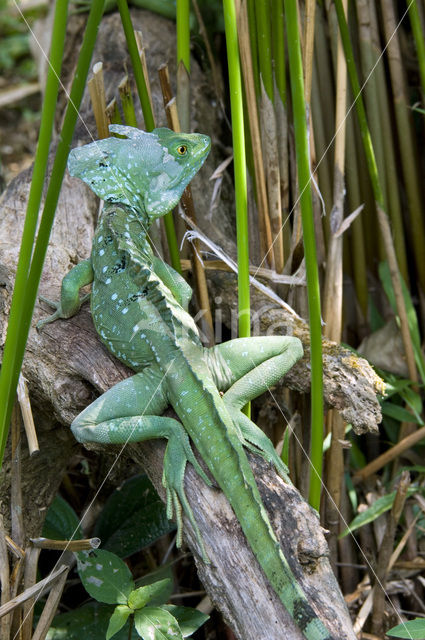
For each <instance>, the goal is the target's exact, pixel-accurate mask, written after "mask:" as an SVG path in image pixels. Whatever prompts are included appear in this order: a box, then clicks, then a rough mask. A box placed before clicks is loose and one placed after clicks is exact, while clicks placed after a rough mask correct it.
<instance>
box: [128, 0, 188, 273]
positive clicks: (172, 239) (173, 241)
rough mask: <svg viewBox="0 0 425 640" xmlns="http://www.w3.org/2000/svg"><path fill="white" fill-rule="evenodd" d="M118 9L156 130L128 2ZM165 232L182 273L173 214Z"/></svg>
mask: <svg viewBox="0 0 425 640" xmlns="http://www.w3.org/2000/svg"><path fill="white" fill-rule="evenodd" d="M117 5H118V9H119V12H120V16H121V22H122V26H123V29H124V33H125V37H126V40H127V47H128V52H129V54H130V58H131V64H132V66H133V73H134V79H135V81H136V86H137V92H138V94H139V98H140V104H141V105H142V111H143V118H144V120H145V127H146V130H147V131H152V129H154V128H155V120H154V115H153V113H152V107H151V103H150V99H149V91H148V88H147V85H146V80H145V76H144V74H143V67H142V63H141V61H140V56H139V51H138V48H137V42H136V37H135V35H134V29H133V25H132V23H131V17H130V12H129V10H128V5H127V0H117ZM164 226H165V232H166V234H167V241H168V247H169V250H170V257H171V264H172V265H173V268H174V269H175V270H176V271H178V272H179V273H181V265H180V255H179V248H178V245H177V237H176V232H175V229H174V221H173V217H172V214H171V212H170V213H167V215H166V216H164Z"/></svg>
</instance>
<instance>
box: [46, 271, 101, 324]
mask: <svg viewBox="0 0 425 640" xmlns="http://www.w3.org/2000/svg"><path fill="white" fill-rule="evenodd" d="M91 282H93V268H92V264H91V261H90V260H83V261H82V262H79V263H78V264H77V265H75V267H73V268H72V269H71V271H69V272H68V273H67V274H66V276H65V277H64V279H63V280H62V287H61V299H60V301H59V302H53V301H52V300H48V299H47V298H44V297H43V296H40V300H42V301H43V302H47V304H49V305H50V306H51V307H53V308H54V309H56V310H55V312H54V313H53V314H52V315H51V316H48V317H47V318H44V319H43V320H40V321H39V322H38V323H37V329H41V327H42V326H43V325H45V324H48V323H49V322H54V321H55V320H57V319H58V318H71V317H72V316H74V315H75V314H76V313H78V311H79V310H80V307H81V305H82V304H83V303H84V302H85V301H86V300H88V298H89V297H90V294H89V293H88V294H87V295H85V296H83V297H82V298H80V289H81V288H82V287H85V286H86V285H87V284H90V283H91Z"/></svg>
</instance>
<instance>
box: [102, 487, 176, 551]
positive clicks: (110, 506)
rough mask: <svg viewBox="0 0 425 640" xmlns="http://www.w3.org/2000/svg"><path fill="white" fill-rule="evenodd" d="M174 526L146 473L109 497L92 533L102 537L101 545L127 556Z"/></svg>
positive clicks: (171, 529)
mask: <svg viewBox="0 0 425 640" xmlns="http://www.w3.org/2000/svg"><path fill="white" fill-rule="evenodd" d="M174 529H175V525H174V524H173V523H172V522H170V521H169V520H168V519H167V515H166V510H165V506H164V504H163V502H162V500H161V499H160V498H159V496H158V494H157V493H156V491H155V489H154V488H153V486H152V484H151V482H150V481H149V479H148V478H147V476H146V475H139V476H135V477H134V478H130V479H129V480H127V481H126V482H125V483H124V484H123V485H122V486H121V487H120V488H119V489H117V490H116V491H114V493H113V494H112V495H111V496H110V498H109V499H108V500H107V502H106V504H105V506H104V508H103V510H102V513H101V514H100V517H99V519H98V521H97V523H96V527H95V531H94V535H95V536H98V537H99V538H100V539H101V540H102V548H104V549H107V550H108V551H111V552H113V553H116V554H117V556H120V558H127V557H128V556H130V555H131V554H133V553H136V552H137V551H140V549H143V548H144V547H147V546H148V545H150V544H152V543H153V542H155V540H157V539H158V538H160V537H161V536H163V535H164V534H166V533H169V532H170V531H173V530H174Z"/></svg>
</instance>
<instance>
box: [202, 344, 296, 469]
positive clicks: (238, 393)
mask: <svg viewBox="0 0 425 640" xmlns="http://www.w3.org/2000/svg"><path fill="white" fill-rule="evenodd" d="M302 353H303V349H302V345H301V342H300V341H299V340H298V338H292V337H289V336H264V337H257V338H239V339H237V340H231V341H229V342H225V343H223V344H220V345H217V346H215V347H212V348H211V349H209V350H208V351H207V354H208V355H207V357H208V362H209V367H210V370H211V371H212V373H213V375H214V378H215V382H216V384H217V387H218V388H219V389H220V390H222V391H225V393H224V394H223V401H224V403H225V404H226V407H227V410H228V411H229V413H230V415H231V416H232V419H233V421H234V423H235V425H236V426H237V427H238V428H239V432H240V434H241V436H242V438H241V440H242V443H243V445H244V446H245V447H247V448H248V449H250V450H251V451H253V452H254V453H257V454H259V455H261V456H262V457H263V458H265V459H266V460H267V461H268V462H270V463H272V464H273V465H274V466H275V468H276V471H277V472H278V473H279V475H280V476H281V477H282V478H283V479H284V480H286V481H288V472H287V469H286V466H285V465H284V463H283V462H282V460H281V459H280V457H279V456H278V455H277V453H276V451H275V449H274V447H273V444H272V442H271V441H270V440H269V438H268V437H267V436H266V435H265V433H264V432H263V431H262V430H261V429H260V428H259V427H257V425H256V424H255V423H254V422H252V421H251V420H250V419H249V418H248V417H247V416H246V415H244V414H243V413H242V411H241V409H242V407H244V406H245V404H246V403H247V402H249V401H250V400H253V399H254V398H256V397H257V396H259V395H261V394H262V393H264V392H265V391H267V389H269V388H270V387H271V386H273V385H274V384H276V383H277V382H278V381H279V380H280V379H281V378H282V377H283V376H284V375H285V373H286V372H287V371H289V369H290V368H291V367H292V366H293V365H294V364H295V362H296V361H297V360H299V358H300V357H301V356H302Z"/></svg>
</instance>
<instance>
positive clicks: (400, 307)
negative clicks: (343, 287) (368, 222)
mask: <svg viewBox="0 0 425 640" xmlns="http://www.w3.org/2000/svg"><path fill="white" fill-rule="evenodd" d="M335 10H336V14H337V17H338V24H339V29H340V33H341V40H342V44H343V47H344V53H345V59H346V63H347V69H348V75H349V78H350V82H351V88H352V91H353V94H354V100H355V103H356V110H357V116H358V119H359V125H360V132H361V136H362V141H363V147H364V151H365V154H366V161H367V167H368V170H369V176H370V179H371V182H372V188H373V194H374V198H375V204H376V209H377V213H378V221H379V226H380V229H381V233H382V237H383V241H384V246H385V252H386V254H387V259H388V264H389V267H390V272H391V280H392V284H393V289H394V294H395V297H396V304H397V311H398V315H399V318H400V329H401V335H402V339H403V346H404V350H405V354H406V359H407V366H408V368H409V377H410V378H411V379H412V380H413V381H415V382H417V380H418V375H417V371H416V366H415V356H414V352H413V346H412V341H411V338H410V333H409V325H408V321H407V312H406V307H405V304H404V299H403V292H402V288H401V280H400V273H399V270H398V265H397V258H396V255H395V250H394V243H393V241H392V236H391V229H390V224H389V221H388V215H387V213H386V211H385V206H384V196H383V193H382V188H381V183H380V180H379V174H378V169H377V165H376V160H375V154H374V150H373V145H372V140H371V137H370V132H369V128H368V124H367V118H366V112H365V108H364V104H363V99H362V95H361V89H360V84H359V80H358V77H357V70H356V67H355V63H354V54H353V49H352V46H351V41H350V35H349V31H348V25H347V21H346V19H345V12H344V8H343V6H342V1H341V0H335Z"/></svg>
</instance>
